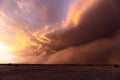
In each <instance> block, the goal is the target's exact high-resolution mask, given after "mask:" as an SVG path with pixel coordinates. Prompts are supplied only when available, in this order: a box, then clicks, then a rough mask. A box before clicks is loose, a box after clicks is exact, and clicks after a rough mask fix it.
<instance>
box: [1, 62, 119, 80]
mask: <svg viewBox="0 0 120 80" xmlns="http://www.w3.org/2000/svg"><path fill="white" fill-rule="evenodd" d="M0 80H120V67H119V66H118V65H114V66H91V65H88V66H87V65H86V66H85V65H25V64H24V65H15V64H14V65H12V64H7V65H5V64H4V65H0Z"/></svg>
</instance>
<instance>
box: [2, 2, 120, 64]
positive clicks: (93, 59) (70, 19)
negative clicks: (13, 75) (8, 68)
mask: <svg viewBox="0 0 120 80" xmlns="http://www.w3.org/2000/svg"><path fill="white" fill-rule="evenodd" d="M1 2H2V3H3V4H4V5H2V6H1V5H0V6H1V8H0V29H1V30H2V31H0V32H1V34H2V35H1V34H0V42H4V43H5V44H7V45H8V46H10V47H11V48H13V54H15V55H16V56H18V58H17V60H16V61H15V62H16V63H32V64H36V63H48V64H51V63H55V64H58V63H61V64H62V63H64V64H70V63H76V64H100V63H101V64H102V63H105V64H107V63H108V64H111V63H112V64H113V63H120V60H119V53H120V51H119V49H120V43H119V40H120V37H119V36H120V30H119V28H120V27H119V26H120V23H119V21H120V15H119V14H120V6H119V5H120V4H119V1H118V0H109V1H105V0H67V1H66V0H52V1H49V0H13V1H8V2H7V3H5V1H3V0H1ZM13 4H14V5H13ZM9 9H11V11H10V10H9ZM11 38H12V39H11Z"/></svg>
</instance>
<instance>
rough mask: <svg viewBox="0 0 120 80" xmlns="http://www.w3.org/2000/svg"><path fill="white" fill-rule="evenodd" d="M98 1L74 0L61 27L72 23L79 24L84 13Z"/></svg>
mask: <svg viewBox="0 0 120 80" xmlns="http://www.w3.org/2000/svg"><path fill="white" fill-rule="evenodd" d="M97 2H98V1H95V0H84V1H83V0H81V1H79V0H76V1H75V2H74V4H73V5H72V6H71V8H70V10H69V12H68V17H67V19H66V21H65V22H64V24H63V27H64V28H65V27H68V26H70V25H72V24H73V26H77V25H78V24H80V23H79V22H80V20H81V19H82V17H83V15H84V13H85V12H86V11H87V10H89V9H90V8H91V7H92V6H93V5H95V4H97Z"/></svg>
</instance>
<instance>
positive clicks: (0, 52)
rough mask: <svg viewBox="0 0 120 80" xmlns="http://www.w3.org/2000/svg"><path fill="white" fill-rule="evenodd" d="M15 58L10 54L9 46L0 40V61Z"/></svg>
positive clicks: (9, 60)
mask: <svg viewBox="0 0 120 80" xmlns="http://www.w3.org/2000/svg"><path fill="white" fill-rule="evenodd" d="M15 58H16V56H15V55H12V54H11V48H10V47H8V46H7V45H4V44H3V43H1V42H0V63H10V62H13V61H14V59H15Z"/></svg>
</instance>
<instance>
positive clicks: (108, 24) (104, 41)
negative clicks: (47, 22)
mask: <svg viewBox="0 0 120 80" xmlns="http://www.w3.org/2000/svg"><path fill="white" fill-rule="evenodd" d="M117 4H118V3H117V2H116V1H114V0H110V1H104V0H99V3H97V4H95V5H94V6H93V7H91V8H90V9H88V10H87V11H85V13H84V14H83V16H82V19H81V20H80V22H79V25H78V26H77V27H76V28H71V29H70V30H66V31H63V33H61V34H59V32H58V34H57V36H58V35H60V41H59V42H60V43H62V44H57V45H55V46H54V48H55V49H56V47H57V49H56V50H59V49H63V50H61V51H58V52H57V53H55V54H53V55H52V56H51V57H50V59H48V61H47V62H46V63H56V64H58V63H60V64H61V63H65V64H67V63H68V64H69V63H79V64H80V63H81V64H101V63H102V64H107V63H108V64H109V63H112V64H114V63H120V60H119V56H120V55H119V53H120V42H119V41H120V37H119V36H120V33H119V28H120V15H119V14H120V11H119V9H120V7H118V6H119V5H117ZM77 7H79V5H78V6H77ZM75 8H76V7H75ZM117 31H118V32H117ZM115 32H116V33H115ZM114 33H115V34H114ZM112 34H114V36H113V35H112ZM111 35H112V36H111ZM52 37H55V35H54V34H51V37H50V38H51V39H52ZM53 40H54V38H53ZM56 40H57V39H56ZM54 42H55V41H54ZM54 42H53V43H54ZM60 45H61V46H63V47H61V46H60ZM73 46H74V47H73ZM70 47H71V48H70ZM117 55H118V56H117Z"/></svg>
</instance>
